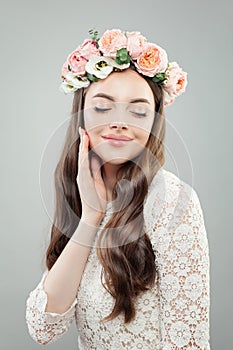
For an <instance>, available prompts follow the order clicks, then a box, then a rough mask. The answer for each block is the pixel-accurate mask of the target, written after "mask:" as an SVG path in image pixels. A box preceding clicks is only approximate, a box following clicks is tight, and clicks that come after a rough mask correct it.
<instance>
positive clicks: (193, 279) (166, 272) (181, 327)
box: [153, 187, 210, 350]
mask: <svg viewBox="0 0 233 350" xmlns="http://www.w3.org/2000/svg"><path fill="white" fill-rule="evenodd" d="M190 189H191V191H190ZM184 192H185V191H184ZM190 192H191V193H190ZM188 193H189V194H188ZM185 196H186V197H185ZM184 198H189V199H188V200H187V202H186V204H185V200H184ZM179 199H180V201H177V199H176V200H173V201H171V202H170V203H166V205H165V206H166V208H165V209H164V211H163V215H162V219H160V220H158V223H157V224H156V226H154V228H153V230H154V231H155V232H156V237H157V238H156V245H155V253H156V265H157V269H158V283H159V296H160V322H161V334H162V348H161V349H163V350H173V349H183V350H185V349H188V350H194V349H195V350H198V349H202V350H209V349H210V345H209V307H210V295H209V293H210V285H209V246H208V240H207V234H206V229H205V224H204V218H203V212H202V208H201V205H200V202H199V199H198V196H197V194H196V192H195V190H194V189H193V188H192V187H189V190H188V191H187V192H186V193H184V194H183V195H182V194H181V197H179Z"/></svg>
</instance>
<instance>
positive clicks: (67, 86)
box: [59, 80, 77, 94]
mask: <svg viewBox="0 0 233 350" xmlns="http://www.w3.org/2000/svg"><path fill="white" fill-rule="evenodd" d="M59 90H60V91H62V92H64V93H65V94H71V93H73V92H74V91H76V90H77V88H75V87H74V86H73V85H71V84H69V83H67V82H66V81H65V80H64V81H63V82H62V83H61V85H60V86H59Z"/></svg>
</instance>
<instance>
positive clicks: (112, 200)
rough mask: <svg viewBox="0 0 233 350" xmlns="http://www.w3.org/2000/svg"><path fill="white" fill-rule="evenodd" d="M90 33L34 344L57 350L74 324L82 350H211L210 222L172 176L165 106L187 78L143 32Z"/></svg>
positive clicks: (59, 173) (69, 77)
mask: <svg viewBox="0 0 233 350" xmlns="http://www.w3.org/2000/svg"><path fill="white" fill-rule="evenodd" d="M90 33H91V34H92V38H91V39H86V40H85V41H84V42H83V44H82V45H81V46H79V47H78V48H77V49H76V50H75V51H73V52H72V53H71V54H70V55H69V56H68V58H67V61H66V62H65V64H64V65H63V69H62V78H63V83H62V85H61V89H62V90H63V91H64V92H65V93H68V92H72V93H74V100H73V109H72V116H71V120H70V125H69V128H68V131H67V135H66V142H65V144H64V148H63V151H62V154H61V158H60V160H59V162H58V165H57V168H56V171H55V185H56V211H55V216H54V222H53V226H52V233H51V240H50V244H49V246H48V249H47V252H46V269H45V271H44V273H43V276H42V278H41V280H40V282H39V284H38V285H37V286H36V288H35V289H34V290H33V291H32V292H31V293H30V295H29V296H28V299H27V307H26V321H27V325H28V330H29V333H30V335H31V336H32V338H33V339H34V340H35V341H37V342H38V343H41V344H48V343H52V342H55V341H56V340H57V339H59V338H60V337H61V336H62V335H63V334H64V333H65V332H66V331H67V330H68V328H69V326H70V324H71V323H72V322H73V320H74V319H75V320H76V325H77V329H78V345H79V349H80V350H81V349H98V350H99V349H108V350H109V349H116V350H118V349H164V350H165V349H166V350H168V349H178V348H179V349H190V350H191V349H210V347H209V305H210V304H209V248H208V241H207V235H206V230H205V225H204V218H203V212H202V209H201V205H200V202H199V199H198V196H197V194H196V192H195V190H194V189H193V188H192V187H191V186H189V185H188V184H186V183H185V182H183V181H181V180H180V179H179V178H178V177H177V176H176V175H174V174H173V173H171V172H169V171H167V170H165V169H164V168H163V165H164V162H165V158H164V137H165V118H164V106H166V105H168V104H170V103H172V102H174V100H175V97H177V96H179V95H180V94H181V93H182V92H184V89H185V86H186V84H187V80H186V73H185V72H183V71H182V70H181V69H180V67H178V65H177V64H176V63H175V62H173V63H170V64H169V63H168V60H167V55H166V52H165V51H164V50H163V49H162V48H161V47H159V46H158V45H156V44H152V43H148V42H147V40H146V38H145V37H143V36H142V35H141V34H140V33H139V32H122V31H120V30H118V29H113V30H107V31H106V32H105V33H104V34H103V36H102V37H101V38H97V34H98V33H97V32H93V31H90ZM174 82H175V83H174ZM79 133H80V139H79V136H78V135H79Z"/></svg>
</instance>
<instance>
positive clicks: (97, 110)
mask: <svg viewBox="0 0 233 350" xmlns="http://www.w3.org/2000/svg"><path fill="white" fill-rule="evenodd" d="M94 110H95V111H96V112H99V113H105V112H107V111H109V110H110V108H106V109H103V108H98V107H94ZM132 113H133V114H135V115H137V116H138V117H146V113H136V112H132Z"/></svg>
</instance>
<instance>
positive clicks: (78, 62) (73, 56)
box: [67, 49, 87, 75]
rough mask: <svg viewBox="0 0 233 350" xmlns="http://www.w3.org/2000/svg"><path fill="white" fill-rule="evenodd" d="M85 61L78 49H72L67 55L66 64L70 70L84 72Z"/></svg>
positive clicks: (82, 73) (78, 72)
mask: <svg viewBox="0 0 233 350" xmlns="http://www.w3.org/2000/svg"><path fill="white" fill-rule="evenodd" d="M86 63H87V60H86V59H85V58H84V57H82V56H81V55H80V52H79V49H76V50H74V51H73V52H71V53H70V54H69V56H68V57H67V64H68V65H69V66H70V68H71V72H72V73H75V74H77V75H84V74H85V72H86V70H85V65H86Z"/></svg>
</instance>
